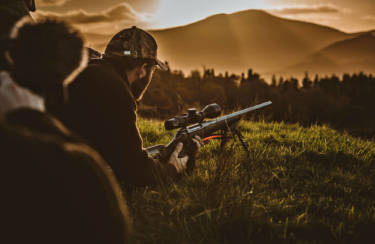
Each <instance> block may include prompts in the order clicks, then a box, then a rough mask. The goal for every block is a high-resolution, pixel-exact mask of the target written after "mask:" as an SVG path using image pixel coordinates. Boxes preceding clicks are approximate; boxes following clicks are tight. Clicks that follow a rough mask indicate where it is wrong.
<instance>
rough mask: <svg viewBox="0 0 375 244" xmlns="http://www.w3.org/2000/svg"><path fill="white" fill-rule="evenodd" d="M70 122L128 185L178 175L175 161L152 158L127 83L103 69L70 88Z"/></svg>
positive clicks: (80, 79)
mask: <svg viewBox="0 0 375 244" xmlns="http://www.w3.org/2000/svg"><path fill="white" fill-rule="evenodd" d="M70 93H71V94H70V95H71V97H70V99H71V108H70V111H72V114H71V115H70V117H71V121H72V123H71V126H72V127H73V129H75V130H76V132H77V133H79V134H81V135H82V136H84V137H85V138H86V139H87V140H89V141H90V142H91V143H92V144H93V146H94V147H95V148H96V149H97V150H98V151H99V152H100V153H101V154H102V155H103V157H104V158H105V159H106V160H107V161H108V162H109V164H110V165H111V167H112V168H113V170H114V172H115V174H116V176H117V177H118V178H119V180H120V181H123V182H124V183H125V184H126V185H127V186H129V185H132V186H150V185H155V184H157V183H158V182H159V178H161V179H162V180H165V179H173V178H175V177H176V176H177V170H176V167H175V166H173V165H172V164H161V163H159V162H157V161H154V160H153V159H151V158H149V156H148V154H147V152H146V151H145V150H144V149H143V142H142V139H141V136H140V134H139V131H138V128H137V125H136V113H135V110H136V105H135V102H134V99H133V98H132V96H131V94H130V91H129V89H127V87H126V84H123V81H122V80H121V79H119V78H118V77H117V76H116V75H108V74H107V72H104V71H103V70H100V68H99V69H98V70H95V71H93V70H90V68H89V69H88V70H86V71H85V72H84V73H83V74H81V76H80V77H79V78H78V80H77V81H76V82H75V83H73V84H72V86H71V88H70Z"/></svg>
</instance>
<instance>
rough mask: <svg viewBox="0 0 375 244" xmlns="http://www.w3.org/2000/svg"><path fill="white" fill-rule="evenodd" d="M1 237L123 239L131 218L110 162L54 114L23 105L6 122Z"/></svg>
mask: <svg viewBox="0 0 375 244" xmlns="http://www.w3.org/2000/svg"><path fill="white" fill-rule="evenodd" d="M0 165H1V171H0V172H1V173H0V181H1V182H0V187H1V191H0V192H1V195H2V201H1V203H0V209H1V211H2V213H1V216H2V221H4V223H6V228H4V232H3V233H4V234H3V235H2V236H1V237H0V242H1V243H6V242H7V241H9V240H12V242H13V243H26V242H32V243H118V244H123V243H125V242H126V240H127V238H128V237H129V231H130V228H131V221H130V218H129V215H128V209H127V207H126V203H125V200H124V198H123V196H122V194H121V192H122V191H121V188H120V186H119V184H118V182H117V180H116V178H115V176H114V175H113V173H112V171H111V169H110V167H109V166H108V164H107V163H106V162H105V161H104V160H103V159H102V158H101V156H100V155H99V154H98V153H97V152H95V151H94V150H93V149H91V148H90V147H88V146H87V145H85V144H84V143H79V139H77V138H75V137H74V135H72V134H71V133H70V132H69V130H68V129H66V128H65V127H64V126H63V125H62V124H61V123H59V122H58V121H57V120H56V119H54V118H53V117H51V116H49V115H47V114H45V113H41V112H38V111H35V110H28V109H21V110H17V111H14V112H11V113H9V114H8V115H7V124H0Z"/></svg>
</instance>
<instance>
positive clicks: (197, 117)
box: [146, 101, 272, 170]
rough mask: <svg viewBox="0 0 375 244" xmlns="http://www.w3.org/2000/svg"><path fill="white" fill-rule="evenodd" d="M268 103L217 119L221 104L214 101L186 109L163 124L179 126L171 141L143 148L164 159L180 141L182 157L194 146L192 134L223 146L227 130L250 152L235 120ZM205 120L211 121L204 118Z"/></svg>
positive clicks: (190, 167) (192, 166) (190, 165)
mask: <svg viewBox="0 0 375 244" xmlns="http://www.w3.org/2000/svg"><path fill="white" fill-rule="evenodd" d="M271 104H272V102H271V101H268V102H265V103H262V104H259V105H256V106H253V107H249V108H246V109H244V110H241V111H238V112H234V113H232V114H229V115H225V116H222V117H219V118H216V117H218V116H219V115H220V114H221V107H220V106H219V105H218V104H216V103H213V104H210V105H207V106H206V107H204V108H203V109H202V111H200V112H197V110H196V109H194V108H191V109H188V113H187V114H184V115H182V116H176V117H174V118H172V119H169V120H167V121H165V123H164V127H165V129H166V130H174V129H179V130H178V131H177V133H176V134H175V136H174V138H173V140H172V141H171V142H170V143H169V144H168V145H166V146H165V145H156V146H152V147H149V148H146V151H147V152H148V154H149V155H150V156H151V157H152V158H155V159H159V160H160V161H167V160H168V159H169V157H170V155H171V154H172V152H173V151H174V150H175V148H176V146H177V144H178V143H179V142H182V143H183V144H184V149H183V151H182V152H181V153H180V156H181V157H182V156H184V155H190V153H191V148H194V146H193V142H192V138H194V137H195V136H199V137H201V138H202V141H203V142H204V143H208V142H209V141H211V140H214V139H221V140H222V141H221V146H222V147H224V146H225V144H226V143H227V141H228V132H231V133H232V134H233V135H236V136H237V137H238V139H239V141H240V142H241V145H242V147H243V148H244V150H245V151H246V152H247V153H248V154H249V147H248V145H247V143H246V142H245V139H244V137H243V135H242V134H241V132H240V130H239V129H238V123H239V121H240V120H241V119H242V117H243V116H245V115H247V114H249V113H250V112H252V111H255V110H258V109H261V108H264V107H266V106H269V105H271ZM214 118H216V119H214ZM205 119H213V120H209V121H205ZM189 125H190V126H189ZM217 131H221V133H220V134H214V133H216V132H217ZM189 149H190V150H189ZM193 168H194V163H190V164H189V163H188V166H187V169H188V170H192V169H193Z"/></svg>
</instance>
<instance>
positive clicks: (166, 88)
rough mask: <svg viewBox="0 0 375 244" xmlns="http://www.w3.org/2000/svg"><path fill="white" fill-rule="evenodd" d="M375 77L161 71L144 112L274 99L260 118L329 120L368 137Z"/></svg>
mask: <svg viewBox="0 0 375 244" xmlns="http://www.w3.org/2000/svg"><path fill="white" fill-rule="evenodd" d="M374 94H375V77H374V76H373V75H372V74H366V73H363V72H360V73H353V74H344V75H342V76H340V77H339V76H337V75H334V74H333V75H331V76H323V77H320V76H319V75H313V76H310V74H309V73H308V72H306V73H305V77H304V78H303V79H302V80H299V79H297V78H294V77H276V76H273V77H272V80H270V81H267V80H265V79H263V78H262V77H261V75H260V74H258V73H257V72H255V71H253V70H252V69H249V70H248V71H247V74H245V73H242V74H241V75H238V74H229V73H228V72H226V73H225V74H222V73H219V74H216V73H215V70H214V69H208V68H205V67H204V68H203V71H202V72H201V71H199V70H194V71H191V73H190V74H189V75H185V74H184V73H183V72H182V71H171V70H169V71H166V72H163V71H158V72H157V73H156V74H155V75H154V79H153V81H152V83H151V85H150V88H149V89H148V91H147V92H146V94H145V96H144V98H143V100H142V102H141V104H140V106H139V112H140V114H141V115H142V116H143V117H146V118H158V119H167V118H169V117H171V116H174V115H177V114H181V113H184V111H185V110H186V109H187V108H189V107H196V108H202V107H204V106H205V105H207V104H210V103H218V104H219V105H220V106H221V107H222V108H223V110H224V111H225V112H227V113H228V112H231V111H234V110H239V109H243V108H246V107H249V106H252V105H255V104H257V103H261V102H264V101H268V100H271V101H272V102H273V105H272V106H271V107H270V108H267V109H264V110H261V111H259V112H256V113H254V114H253V115H252V116H251V118H249V119H252V120H256V121H266V122H269V121H277V122H281V121H283V122H287V123H298V124H300V125H302V126H310V125H314V124H317V125H321V124H325V125H329V126H331V127H332V128H335V129H339V130H343V131H347V132H349V133H350V134H352V135H355V136H360V137H363V138H366V139H369V138H374V136H375V113H374V108H373V105H374V104H375V96H374Z"/></svg>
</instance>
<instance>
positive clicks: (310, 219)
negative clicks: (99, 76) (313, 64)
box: [129, 120, 375, 243]
mask: <svg viewBox="0 0 375 244" xmlns="http://www.w3.org/2000/svg"><path fill="white" fill-rule="evenodd" d="M139 126H140V130H141V132H142V136H143V138H144V143H145V146H150V145H155V144H159V143H163V144H165V143H167V142H168V141H169V140H170V139H171V137H172V135H173V133H171V132H168V133H165V131H164V129H163V127H162V124H161V123H160V122H157V121H146V120H141V121H139ZM240 126H241V130H242V131H243V133H244V136H245V138H246V140H247V141H248V143H249V145H250V156H248V155H247V154H246V153H245V152H244V151H243V150H242V147H241V146H240V144H239V142H238V141H233V140H232V141H231V142H230V143H229V144H228V145H227V146H226V148H225V150H222V149H221V148H220V145H219V142H213V143H211V144H209V145H207V146H205V147H204V148H203V149H202V151H201V153H200V154H199V157H198V160H197V167H196V169H195V170H194V172H193V173H192V174H190V175H184V176H183V177H182V178H181V180H179V181H178V182H176V183H175V184H173V185H170V186H166V187H160V188H157V189H138V190H137V191H136V192H135V193H134V194H133V195H132V198H131V199H129V205H130V207H131V210H132V213H133V217H134V224H135V234H134V237H133V239H134V240H133V241H134V242H137V243H371V239H373V240H375V237H373V232H374V231H375V143H374V142H370V141H364V140H361V139H357V138H354V137H351V136H349V135H348V134H341V133H339V132H337V131H335V130H332V129H330V128H328V127H325V126H322V127H321V126H312V127H310V128H304V127H301V126H299V125H287V124H283V123H262V122H257V123H252V122H243V123H242V124H241V125H240Z"/></svg>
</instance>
